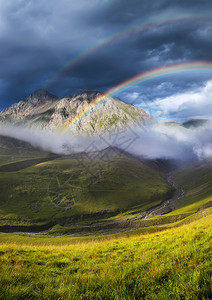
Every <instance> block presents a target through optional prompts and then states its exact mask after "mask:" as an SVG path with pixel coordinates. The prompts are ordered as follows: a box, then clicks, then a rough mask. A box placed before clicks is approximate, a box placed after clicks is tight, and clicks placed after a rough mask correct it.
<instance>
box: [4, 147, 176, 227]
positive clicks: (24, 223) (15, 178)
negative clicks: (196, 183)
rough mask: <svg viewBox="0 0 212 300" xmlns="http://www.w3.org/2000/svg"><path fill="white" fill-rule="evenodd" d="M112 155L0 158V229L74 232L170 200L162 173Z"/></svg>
mask: <svg viewBox="0 0 212 300" xmlns="http://www.w3.org/2000/svg"><path fill="white" fill-rule="evenodd" d="M111 151H112V150H110V151H109V152H108V153H106V152H107V151H106V152H105V153H104V158H103V159H100V158H99V155H100V154H98V157H96V155H95V154H94V155H93V156H88V155H86V154H80V155H70V156H56V155H51V154H48V153H45V152H39V153H38V152H35V153H31V152H28V153H19V154H15V153H13V155H11V154H9V155H7V154H2V155H1V156H0V195H1V197H0V218H1V229H2V230H9V231H10V230H12V231H16V230H29V231H30V230H32V231H39V230H42V229H48V228H49V227H51V226H53V225H56V224H60V225H62V226H70V225H71V226H75V227H76V226H77V227H78V226H79V224H84V225H86V224H90V223H91V222H94V221H97V220H99V221H103V220H106V219H108V218H110V217H112V216H113V217H114V216H117V215H119V216H122V214H123V213H125V214H126V213H133V214H135V213H138V212H141V211H144V210H146V209H148V208H149V207H151V206H153V205H156V204H159V203H160V202H161V201H163V200H164V199H167V198H168V197H170V196H171V194H172V192H173V189H172V187H171V186H170V185H169V184H168V183H167V181H166V175H165V173H164V172H161V171H159V170H158V169H157V168H156V167H155V166H154V165H153V166H149V165H147V164H145V163H143V162H141V161H139V160H137V159H134V158H131V157H129V156H127V155H125V154H120V153H119V154H117V153H116V152H113V154H111ZM101 155H102V154H101Z"/></svg>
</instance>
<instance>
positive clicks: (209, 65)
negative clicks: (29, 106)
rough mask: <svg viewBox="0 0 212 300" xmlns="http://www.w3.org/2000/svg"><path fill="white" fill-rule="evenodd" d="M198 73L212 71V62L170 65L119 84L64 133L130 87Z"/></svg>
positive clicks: (73, 122)
mask: <svg viewBox="0 0 212 300" xmlns="http://www.w3.org/2000/svg"><path fill="white" fill-rule="evenodd" d="M196 71H203V72H206V71H210V72H211V71H212V62H201V61H200V62H198V61H197V62H189V63H180V64H175V65H169V66H165V67H161V68H157V69H154V70H150V71H147V72H144V73H140V74H137V75H135V76H133V77H131V78H130V79H127V80H125V81H123V82H122V83H119V84H118V85H116V86H115V87H113V88H111V89H109V90H108V91H107V92H105V93H104V94H102V95H101V96H99V97H97V98H95V99H94V100H93V101H92V102H91V103H90V104H89V106H88V107H87V108H86V109H84V110H83V111H81V112H80V113H78V114H77V115H76V116H75V117H74V118H73V119H72V120H71V121H70V122H69V123H68V124H67V125H66V126H64V127H63V129H62V131H63V132H66V131H67V130H69V129H70V128H71V127H72V126H73V125H74V124H75V123H76V122H77V121H78V120H80V119H81V118H82V117H83V116H84V115H85V114H86V113H87V112H89V111H90V110H91V109H92V108H93V107H94V106H95V105H97V104H98V103H100V102H101V101H103V100H104V99H105V98H106V97H107V96H111V95H114V94H115V93H117V92H120V91H123V90H126V89H128V88H129V87H131V86H133V85H136V84H137V83H141V82H146V81H149V80H152V79H156V78H160V77H164V76H168V75H174V74H178V73H182V72H196Z"/></svg>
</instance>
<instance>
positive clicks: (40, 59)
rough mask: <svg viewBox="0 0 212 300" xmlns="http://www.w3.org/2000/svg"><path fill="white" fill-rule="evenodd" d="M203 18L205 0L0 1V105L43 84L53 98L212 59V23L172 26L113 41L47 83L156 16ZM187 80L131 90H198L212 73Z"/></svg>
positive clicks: (209, 10) (207, 8) (209, 9)
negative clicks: (75, 59)
mask: <svg viewBox="0 0 212 300" xmlns="http://www.w3.org/2000/svg"><path fill="white" fill-rule="evenodd" d="M204 13H206V14H207V15H210V14H211V16H212V4H211V1H206V0H203V1H196V0H187V1H180V0H173V1H168V0H161V1H156V0H154V1H149V0H148V1H147V0H143V1H141V0H132V1H128V0H101V1H100V0H90V1H86V0H78V1H74V0H71V1H70V0H61V1H56V0H51V1H50V0H48V1H46V0H45V1H44V0H36V1H35V0H27V1H26V0H13V1H7V0H1V2H0V26H1V32H0V45H1V47H0V63H1V68H0V99H1V102H0V108H3V107H5V106H8V105H9V104H11V103H13V102H14V101H17V100H20V99H22V98H24V97H26V96H27V95H28V94H29V93H30V92H33V90H36V89H38V88H40V87H42V86H45V85H47V86H48V87H49V90H50V91H51V92H54V93H55V94H57V95H59V96H65V95H67V94H70V93H74V92H76V91H77V90H79V89H92V90H100V91H105V90H107V89H108V88H111V87H112V86H114V85H116V84H118V83H120V82H122V81H124V80H126V79H127V78H130V77H132V76H134V75H136V74H139V73H141V72H144V71H146V70H150V69H154V68H157V67H161V66H165V65H168V64H172V63H180V62H186V61H196V60H203V61H206V60H207V61H210V60H211V61H212V51H211V50H212V40H211V34H212V18H211V19H209V18H205V19H204V18H202V19H196V20H195V19H193V20H192V21H186V20H185V21H178V22H177V21H175V22H170V23H169V24H166V23H164V24H163V23H161V24H156V26H152V27H149V28H146V29H145V30H143V31H139V30H135V31H134V32H131V33H130V34H128V35H125V36H122V38H117V39H114V40H113V42H112V43H108V44H105V45H104V46H103V47H100V48H98V49H97V51H95V52H93V53H92V54H90V55H88V56H86V57H85V58H84V59H82V60H80V61H79V62H78V64H75V65H74V66H73V67H72V68H70V69H68V70H66V71H65V72H62V73H61V75H60V76H57V77H56V78H57V80H55V81H52V80H51V79H52V78H55V75H56V74H57V73H58V71H59V70H61V69H62V67H63V66H65V65H67V63H68V62H69V61H71V60H72V59H73V57H74V56H75V55H78V54H79V53H81V52H83V51H84V50H85V49H87V48H89V47H91V46H92V45H95V44H96V43H98V41H101V40H102V39H103V38H104V37H106V36H110V35H111V34H112V33H114V32H119V31H123V30H124V29H125V28H128V27H130V26H133V25H134V24H139V23H142V22H144V21H147V20H154V19H155V18H158V17H161V18H163V19H166V18H171V17H172V16H175V17H180V16H181V15H185V14H189V15H204ZM185 76H186V75H185ZM185 78H186V77H185ZM185 78H182V76H181V77H180V78H179V77H178V78H177V77H176V78H174V77H170V78H165V79H163V80H162V81H158V80H156V81H154V82H149V83H146V84H143V85H142V87H139V86H135V87H134V92H139V89H141V88H142V89H144V90H145V91H146V92H147V93H149V94H150V95H151V97H153V98H158V97H166V96H169V95H171V94H174V93H179V91H181V92H186V91H189V90H192V89H193V88H196V87H198V86H203V83H204V82H206V81H207V80H209V79H211V74H200V75H198V74H195V76H193V77H192V78H189V80H185ZM153 89H154V91H153ZM131 91H132V90H129V92H131ZM128 94H129V93H128V92H123V93H121V94H120V96H123V97H128ZM118 96H119V95H118ZM125 100H127V99H126V98H125ZM129 101H130V97H129Z"/></svg>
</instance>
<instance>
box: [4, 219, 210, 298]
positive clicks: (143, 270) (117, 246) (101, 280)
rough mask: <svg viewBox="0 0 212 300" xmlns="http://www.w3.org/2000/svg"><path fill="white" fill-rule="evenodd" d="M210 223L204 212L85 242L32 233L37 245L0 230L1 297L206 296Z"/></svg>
mask: <svg viewBox="0 0 212 300" xmlns="http://www.w3.org/2000/svg"><path fill="white" fill-rule="evenodd" d="M211 223H212V219H211V215H209V216H207V217H205V218H202V219H200V220H198V221H195V222H193V223H191V224H188V225H184V226H181V227H179V228H173V229H168V230H165V231H162V232H157V233H152V234H145V235H141V234H137V235H134V236H133V235H131V236H129V237H127V236H125V237H124V236H119V238H118V237H114V238H110V239H109V240H108V239H107V238H106V239H105V240H104V238H103V237H102V238H101V239H97V240H93V241H92V240H90V241H87V242H86V241H85V240H83V239H82V240H81V241H80V240H78V242H77V241H76V240H74V239H73V240H72V239H70V238H69V240H68V238H60V241H58V240H59V239H56V240H55V239H49V238H47V240H46V239H45V238H43V239H39V238H37V239H39V240H40V241H42V242H41V244H40V245H36V243H34V242H33V241H34V240H35V238H30V237H28V242H26V241H25V242H24V243H22V244H21V243H20V242H15V240H14V241H13V242H8V241H7V242H6V241H3V240H2V235H3V234H1V235H0V240H2V242H1V248H0V262H1V263H0V274H1V275H0V282H1V284H0V297H1V299H42V298H45V299H132V300H133V299H209V298H210V297H211V291H210V282H211V281H210V280H211V268H210V266H211V264H210V255H211V250H210V238H211ZM9 236H10V235H9ZM9 236H8V237H9ZM24 239H25V238H24V237H23V240H24ZM30 239H31V242H30ZM49 240H51V242H50V244H49V245H48V244H47V243H49ZM45 241H46V242H45ZM45 244H46V245H45Z"/></svg>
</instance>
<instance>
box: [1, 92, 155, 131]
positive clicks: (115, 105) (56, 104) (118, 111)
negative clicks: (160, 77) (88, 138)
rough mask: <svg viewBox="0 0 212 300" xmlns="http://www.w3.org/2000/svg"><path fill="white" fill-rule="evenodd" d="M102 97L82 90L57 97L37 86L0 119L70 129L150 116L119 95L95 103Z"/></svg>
mask: <svg viewBox="0 0 212 300" xmlns="http://www.w3.org/2000/svg"><path fill="white" fill-rule="evenodd" d="M102 97H103V94H102V93H100V92H94V91H83V92H78V93H76V94H74V95H73V96H67V97H65V98H63V99H59V98H57V97H55V96H53V95H51V94H49V93H48V92H46V91H44V90H39V91H37V92H35V93H34V94H32V95H30V96H29V97H28V98H27V99H25V100H23V101H21V102H19V103H17V104H14V105H12V106H11V107H10V108H8V109H5V110H3V111H2V112H0V119H1V120H4V121H5V120H7V121H9V122H12V123H13V124H14V123H15V124H17V123H18V124H19V123H23V124H25V125H27V126H30V127H36V128H39V129H48V130H51V131H55V130H59V131H61V130H64V128H65V129H67V128H68V131H69V132H72V133H99V132H108V131H112V130H115V129H117V128H124V127H126V126H127V125H135V124H138V123H144V122H146V121H152V120H153V118H152V117H150V116H149V115H148V114H147V113H145V112H144V111H143V110H142V109H140V108H138V107H135V106H133V105H131V104H128V103H125V102H123V101H121V100H119V99H118V98H113V97H110V96H106V97H105V98H103V99H102V100H101V101H100V102H99V103H97V104H95V105H94V103H95V101H96V99H99V98H102ZM74 120H75V122H74V123H73V121H74ZM71 123H73V125H72V126H69V124H71Z"/></svg>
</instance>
